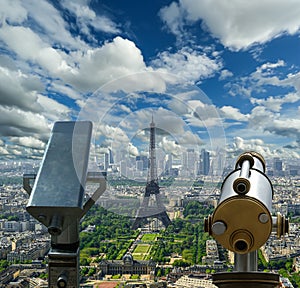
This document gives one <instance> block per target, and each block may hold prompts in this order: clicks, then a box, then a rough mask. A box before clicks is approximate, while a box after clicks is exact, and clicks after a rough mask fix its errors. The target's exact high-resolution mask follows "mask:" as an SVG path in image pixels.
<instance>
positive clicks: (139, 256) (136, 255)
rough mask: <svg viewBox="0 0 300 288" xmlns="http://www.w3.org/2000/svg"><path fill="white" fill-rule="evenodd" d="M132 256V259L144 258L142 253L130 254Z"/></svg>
mask: <svg viewBox="0 0 300 288" xmlns="http://www.w3.org/2000/svg"><path fill="white" fill-rule="evenodd" d="M132 257H133V259H134V260H144V259H145V255H144V254H134V253H133V254H132Z"/></svg>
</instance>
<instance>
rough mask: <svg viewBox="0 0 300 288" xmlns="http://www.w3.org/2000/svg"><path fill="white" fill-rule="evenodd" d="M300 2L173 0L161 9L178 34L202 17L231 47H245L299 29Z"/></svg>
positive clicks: (165, 19)
mask: <svg viewBox="0 0 300 288" xmlns="http://www.w3.org/2000/svg"><path fill="white" fill-rule="evenodd" d="M299 13H300V5H299V2H298V1H295V0H287V1H281V0H275V1H274V0H267V1H259V0H253V1H248V2H245V1H243V0H235V1H218V2H217V3H216V2H215V1H213V0H206V1H193V0H180V1H179V2H175V1H174V2H172V3H171V4H170V5H169V6H166V7H164V8H163V9H162V10H161V11H160V14H159V15H160V16H161V18H162V20H163V21H164V22H165V23H166V25H167V27H168V28H169V29H170V31H171V32H172V33H173V34H175V35H176V36H178V37H181V36H180V33H181V32H182V30H183V28H182V27H185V26H187V25H188V24H191V23H195V22H198V21H202V24H203V25H202V26H203V27H204V26H205V27H207V30H208V31H210V32H211V34H212V35H213V36H214V37H215V38H218V39H220V41H221V43H222V44H223V45H224V46H225V47H228V48H230V49H232V50H240V49H248V48H249V47H251V46H252V45H255V44H258V43H260V44H263V43H266V42H268V41H270V40H271V39H274V38H275V37H278V36H280V35H282V34H284V33H286V34H290V35H293V34H295V33H298V32H299V28H300V18H299V17H298V15H299Z"/></svg>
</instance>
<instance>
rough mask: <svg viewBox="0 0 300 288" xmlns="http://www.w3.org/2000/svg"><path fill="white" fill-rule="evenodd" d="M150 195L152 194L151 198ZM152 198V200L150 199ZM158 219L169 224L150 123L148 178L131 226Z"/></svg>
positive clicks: (152, 129) (153, 132)
mask: <svg viewBox="0 0 300 288" xmlns="http://www.w3.org/2000/svg"><path fill="white" fill-rule="evenodd" d="M151 196H154V197H152V198H151ZM152 200H153V201H152ZM150 218H156V219H159V220H160V221H161V222H162V223H163V225H164V226H165V227H168V226H169V225H170V224H171V220H170V218H169V216H168V214H167V212H166V208H165V206H164V205H163V203H162V200H161V198H160V193H159V185H158V177H157V168H156V154H155V124H154V122H153V117H152V122H151V123H150V145H149V167H148V178H147V184H146V189H145V194H144V198H143V202H142V205H141V206H140V207H139V209H138V211H137V214H136V218H135V221H134V223H133V226H132V228H133V229H137V228H139V227H141V226H142V225H143V223H145V222H146V221H147V220H148V219H150Z"/></svg>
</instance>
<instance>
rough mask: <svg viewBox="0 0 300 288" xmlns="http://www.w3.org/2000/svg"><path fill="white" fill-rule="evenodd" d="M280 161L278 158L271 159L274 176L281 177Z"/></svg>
mask: <svg viewBox="0 0 300 288" xmlns="http://www.w3.org/2000/svg"><path fill="white" fill-rule="evenodd" d="M282 167H283V166H282V160H281V159H279V158H278V157H276V158H274V159H273V171H274V176H283V168H282Z"/></svg>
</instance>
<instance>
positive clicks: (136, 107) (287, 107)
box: [0, 0, 300, 160]
mask: <svg viewBox="0 0 300 288" xmlns="http://www.w3.org/2000/svg"><path fill="white" fill-rule="evenodd" d="M299 15H300V2H299V1H298V0H285V1H282V0H263V1H261V0H251V1H247V0H222V1H218V0H201V1H200V0H180V1H177V0H176V1H172V0H171V1H167V0H162V1H156V0H155V1H136V0H135V1H134V0H130V1H115V0H109V1H108V0H105V1H89V0H75V1H67V0H62V1H58V0H56V1H46V0H39V1H33V0H24V1H21V0H20V1H18V0H2V1H1V4H0V19H1V22H0V23H1V24H0V137H1V138H0V155H1V159H3V160H20V159H21V160H30V159H41V157H42V155H43V152H44V149H45V147H46V143H47V141H48V139H49V135H50V132H51V128H52V126H53V123H54V122H55V121H69V120H91V121H93V124H94V131H93V135H94V136H93V137H94V138H93V139H94V140H93V143H92V145H93V151H94V153H95V155H99V153H100V152H101V151H102V150H103V149H104V150H105V149H106V148H107V147H111V148H113V149H115V150H118V149H120V147H123V148H124V147H125V148H126V150H127V152H128V154H129V155H131V156H137V155H141V154H143V153H145V150H147V144H146V143H147V139H149V138H148V137H147V131H148V130H147V128H148V127H149V123H150V122H151V119H152V117H153V119H154V122H155V123H156V127H157V128H158V129H157V131H158V136H157V146H158V148H160V149H161V150H162V151H164V152H165V153H171V154H173V155H179V154H180V153H182V151H184V149H188V148H193V147H196V149H203V148H204V149H207V150H209V151H214V153H218V151H221V150H222V151H223V152H224V153H226V155H227V156H228V157H231V156H237V155H238V154H240V153H242V152H245V151H248V150H254V151H257V152H259V153H261V154H262V155H263V156H264V157H266V158H268V157H281V158H292V159H298V158H299V157H300V150H299V145H300V116H299V115H300V113H299V104H300V57H299V51H300V49H299V48H300V38H299V36H300V17H299ZM212 153H213V152H212Z"/></svg>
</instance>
